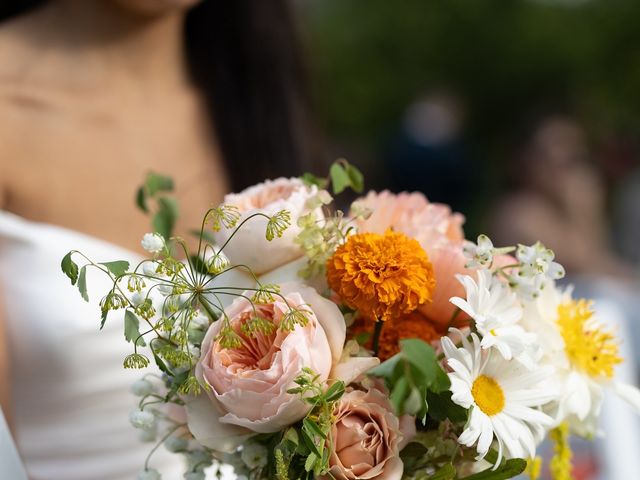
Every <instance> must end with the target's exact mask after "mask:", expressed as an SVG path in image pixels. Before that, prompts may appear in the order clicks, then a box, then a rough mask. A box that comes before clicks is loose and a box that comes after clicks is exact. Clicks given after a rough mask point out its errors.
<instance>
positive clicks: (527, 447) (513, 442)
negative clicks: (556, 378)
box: [441, 329, 555, 465]
mask: <svg viewBox="0 0 640 480" xmlns="http://www.w3.org/2000/svg"><path fill="white" fill-rule="evenodd" d="M451 331H452V332H455V333H457V334H458V335H460V338H461V341H462V348H458V347H456V346H455V345H454V343H453V342H452V341H451V339H450V338H449V337H444V338H442V340H441V343H442V349H443V351H444V353H445V356H446V359H447V360H446V362H447V365H448V366H449V367H450V368H451V370H452V372H450V373H449V374H448V375H449V379H450V380H451V392H452V396H451V399H452V400H453V401H454V402H455V403H456V404H458V405H460V406H462V407H463V408H466V409H471V414H470V416H469V420H468V422H467V425H466V428H465V430H464V431H463V432H462V434H461V435H460V437H459V438H458V442H459V443H461V444H462V445H466V446H467V447H471V446H473V445H474V444H476V450H477V452H478V458H479V459H480V458H484V456H485V455H486V454H487V452H488V451H489V448H490V447H491V444H492V443H493V440H494V438H495V440H496V441H497V444H498V461H497V462H496V465H498V464H499V463H500V461H501V459H502V457H503V456H506V457H508V458H526V457H530V458H533V457H535V449H536V445H537V443H538V442H539V441H540V440H541V439H542V437H543V436H544V433H545V431H546V429H547V428H548V427H549V426H551V425H552V424H553V419H552V418H551V417H549V416H548V415H546V414H545V413H543V412H542V411H540V410H538V409H537V408H538V407H541V406H542V405H544V404H546V403H548V402H550V401H551V400H553V399H554V398H555V394H554V393H553V392H552V391H551V390H550V389H549V388H547V387H546V385H544V381H545V380H546V379H547V378H549V377H550V376H551V375H552V374H553V369H552V368H551V367H543V368H536V369H534V370H528V369H526V368H525V367H523V365H522V364H521V363H519V362H515V361H508V360H505V359H504V358H502V357H501V356H500V355H492V354H491V350H489V351H483V350H482V348H481V347H480V339H479V338H478V336H477V335H476V334H475V333H472V334H471V339H472V342H473V343H470V342H469V341H468V340H467V338H465V337H464V336H463V335H462V333H461V332H460V331H459V330H455V329H451Z"/></svg>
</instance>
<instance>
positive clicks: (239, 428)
mask: <svg viewBox="0 0 640 480" xmlns="http://www.w3.org/2000/svg"><path fill="white" fill-rule="evenodd" d="M281 294H282V296H283V297H284V299H283V298H280V297H276V298H275V301H273V302H270V303H266V304H254V305H253V306H252V305H251V303H250V302H249V301H248V300H247V299H244V298H238V299H237V300H235V301H234V302H233V303H232V304H231V306H229V307H228V308H227V309H226V310H225V313H226V315H227V317H228V318H229V320H230V323H231V326H232V328H233V329H234V331H235V332H236V333H237V334H238V335H239V336H240V337H241V338H242V342H243V343H242V345H241V346H240V347H238V348H224V347H223V346H222V345H221V344H220V341H219V339H218V334H219V333H220V330H221V328H222V326H223V322H222V321H217V322H215V323H214V324H212V325H211V327H209V330H208V332H207V334H206V336H205V338H204V341H203V343H202V354H201V358H200V360H199V362H198V364H197V365H196V370H195V371H196V377H197V378H198V380H199V381H200V382H201V383H202V385H204V386H206V387H207V390H206V392H207V394H206V395H200V396H198V397H196V398H193V399H191V400H190V401H188V402H187V415H188V417H189V422H188V424H189V429H190V430H191V432H192V433H193V435H194V437H195V438H196V439H197V440H198V441H199V442H200V443H202V444H203V445H205V446H207V447H209V448H213V449H216V450H221V451H230V450H233V449H234V448H235V447H237V445H239V444H240V443H241V442H242V441H243V440H244V439H246V438H247V436H249V435H251V434H255V432H258V433H269V432H277V431H280V430H282V429H283V428H284V427H286V426H288V425H291V424H292V423H295V422H296V421H298V420H300V419H301V418H303V417H304V416H305V415H306V414H307V412H308V411H309V408H310V406H309V405H308V404H307V403H306V402H303V401H301V400H300V397H299V396H297V395H292V394H289V393H287V390H289V389H290V388H292V387H294V386H295V384H294V379H295V378H296V377H297V376H298V375H299V374H300V373H301V370H302V369H303V368H304V367H309V368H311V369H312V370H313V371H315V372H316V373H317V374H318V375H320V379H321V380H323V381H324V380H327V379H329V378H338V377H337V376H336V375H339V376H340V377H339V378H340V379H341V380H344V381H345V382H346V383H348V382H350V381H351V380H353V379H354V378H355V377H356V376H358V375H360V374H362V373H363V372H364V371H366V370H368V369H369V368H371V367H373V366H375V365H376V364H377V359H373V358H367V359H363V360H360V359H348V360H347V361H342V362H341V358H342V350H343V346H344V341H345V334H346V326H345V321H344V317H343V316H342V313H341V312H340V310H339V309H338V307H337V306H336V305H335V304H334V303H333V302H331V301H329V300H327V299H325V298H323V297H321V296H320V295H318V293H316V291H315V290H313V289H312V288H310V287H307V286H304V285H301V284H295V283H290V284H283V285H281ZM244 295H246V296H249V297H250V296H251V295H252V292H250V291H249V292H245V293H244ZM285 300H286V302H285ZM254 307H255V310H254ZM290 307H292V308H297V309H299V310H305V311H306V312H307V314H306V316H307V318H308V323H307V325H306V326H302V325H296V326H295V328H294V329H293V330H291V331H288V330H285V329H283V328H280V327H281V322H282V321H283V318H284V317H285V315H286V314H287V312H289V309H290ZM256 314H257V315H258V316H259V317H260V318H263V319H264V320H266V321H268V322H269V323H271V324H272V325H273V326H274V327H275V329H274V330H273V332H271V333H259V332H258V333H257V334H256V335H255V336H247V335H245V334H244V333H243V332H242V330H241V328H242V326H243V325H244V324H246V323H247V322H248V321H250V320H251V319H252V318H254V317H255V315H256ZM334 367H335V368H336V373H333V372H332V370H333V368H334Z"/></svg>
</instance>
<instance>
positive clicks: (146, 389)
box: [131, 378, 155, 397]
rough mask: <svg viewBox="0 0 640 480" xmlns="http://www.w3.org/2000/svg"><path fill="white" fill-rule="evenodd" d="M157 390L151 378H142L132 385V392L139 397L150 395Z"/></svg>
mask: <svg viewBox="0 0 640 480" xmlns="http://www.w3.org/2000/svg"><path fill="white" fill-rule="evenodd" d="M154 391H155V389H154V388H153V384H152V383H151V382H150V381H149V380H145V379H144V378H141V379H139V380H136V381H135V382H133V384H132V385H131V393H133V394H134V395H135V396H137V397H144V396H145V395H150V394H152V393H153V392H154Z"/></svg>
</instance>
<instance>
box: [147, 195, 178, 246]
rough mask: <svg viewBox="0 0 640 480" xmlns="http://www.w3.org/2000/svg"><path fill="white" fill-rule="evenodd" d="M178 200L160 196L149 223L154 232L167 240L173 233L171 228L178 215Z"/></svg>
mask: <svg viewBox="0 0 640 480" xmlns="http://www.w3.org/2000/svg"><path fill="white" fill-rule="evenodd" d="M179 214H180V213H179V210H178V202H177V201H176V200H175V198H172V197H160V198H159V199H158V211H157V212H156V213H155V215H154V216H153V218H152V219H151V224H152V225H153V229H154V231H155V232H156V233H159V234H160V235H162V236H163V237H164V238H165V240H167V241H168V240H169V238H171V235H172V234H173V228H174V227H175V224H176V221H177V219H178V216H179Z"/></svg>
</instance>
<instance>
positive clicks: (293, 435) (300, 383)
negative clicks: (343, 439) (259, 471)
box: [274, 368, 345, 479]
mask: <svg viewBox="0 0 640 480" xmlns="http://www.w3.org/2000/svg"><path fill="white" fill-rule="evenodd" d="M294 381H295V383H296V385H297V386H296V387H294V388H291V389H289V390H288V393H290V394H294V395H299V396H300V398H301V399H302V400H304V401H305V402H307V403H309V404H310V405H312V406H313V408H312V409H311V411H310V412H309V413H308V414H307V416H306V417H305V418H304V419H302V421H301V422H299V423H298V424H297V425H295V426H293V427H291V428H289V429H287V430H286V431H285V432H284V434H283V435H282V437H281V438H280V440H279V442H278V443H277V444H276V445H275V446H274V460H275V466H274V470H275V476H276V478H278V479H286V478H315V477H318V476H320V475H323V474H325V473H326V472H327V471H328V470H329V451H330V445H329V435H330V431H331V426H332V423H333V410H334V405H335V403H336V402H337V401H339V400H340V398H341V397H342V395H343V394H344V391H345V385H344V383H343V382H341V381H338V382H334V383H333V384H331V385H330V386H329V388H326V386H325V384H324V383H323V382H321V381H320V379H319V376H318V375H317V374H316V373H315V372H313V370H311V369H309V368H304V369H303V370H302V372H301V373H300V375H299V376H298V377H296V379H295V380H294ZM285 467H286V468H285Z"/></svg>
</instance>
